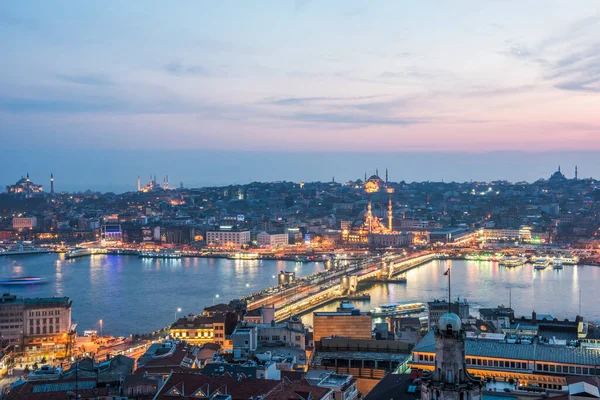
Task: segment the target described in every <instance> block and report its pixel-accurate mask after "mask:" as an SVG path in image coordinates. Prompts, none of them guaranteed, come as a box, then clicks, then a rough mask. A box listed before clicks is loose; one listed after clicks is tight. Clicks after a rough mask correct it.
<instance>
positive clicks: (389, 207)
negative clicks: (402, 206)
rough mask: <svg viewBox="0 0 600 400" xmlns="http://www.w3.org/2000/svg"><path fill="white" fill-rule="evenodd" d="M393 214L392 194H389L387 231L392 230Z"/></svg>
mask: <svg viewBox="0 0 600 400" xmlns="http://www.w3.org/2000/svg"><path fill="white" fill-rule="evenodd" d="M393 215H394V214H393V212H392V194H391V193H390V199H389V201H388V229H389V230H390V231H391V230H392V225H393Z"/></svg>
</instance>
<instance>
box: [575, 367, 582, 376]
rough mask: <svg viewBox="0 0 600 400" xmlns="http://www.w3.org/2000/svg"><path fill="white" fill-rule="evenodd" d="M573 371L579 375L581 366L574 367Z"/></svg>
mask: <svg viewBox="0 0 600 400" xmlns="http://www.w3.org/2000/svg"><path fill="white" fill-rule="evenodd" d="M575 373H576V374H577V375H580V374H581V367H577V368H575Z"/></svg>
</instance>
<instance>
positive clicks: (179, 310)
mask: <svg viewBox="0 0 600 400" xmlns="http://www.w3.org/2000/svg"><path fill="white" fill-rule="evenodd" d="M180 312H181V307H178V308H177V310H175V322H177V313H180Z"/></svg>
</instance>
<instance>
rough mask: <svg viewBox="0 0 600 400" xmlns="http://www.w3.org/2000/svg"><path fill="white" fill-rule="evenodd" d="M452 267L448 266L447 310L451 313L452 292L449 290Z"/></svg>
mask: <svg viewBox="0 0 600 400" xmlns="http://www.w3.org/2000/svg"><path fill="white" fill-rule="evenodd" d="M451 270H452V268H451V267H450V266H449V267H448V312H449V313H452V292H451V291H450V274H451Z"/></svg>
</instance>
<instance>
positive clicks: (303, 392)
mask: <svg viewBox="0 0 600 400" xmlns="http://www.w3.org/2000/svg"><path fill="white" fill-rule="evenodd" d="M281 383H282V384H281V385H280V386H279V387H277V388H275V389H274V390H273V391H272V392H271V393H269V394H268V395H267V396H266V397H265V400H301V399H309V398H310V399H312V400H321V399H325V398H327V397H328V396H329V395H330V394H331V392H332V391H333V390H332V389H328V388H323V387H318V386H312V385H311V384H310V383H308V381H307V380H306V379H302V380H300V381H296V382H290V381H289V380H287V379H284V380H283V381H281Z"/></svg>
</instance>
